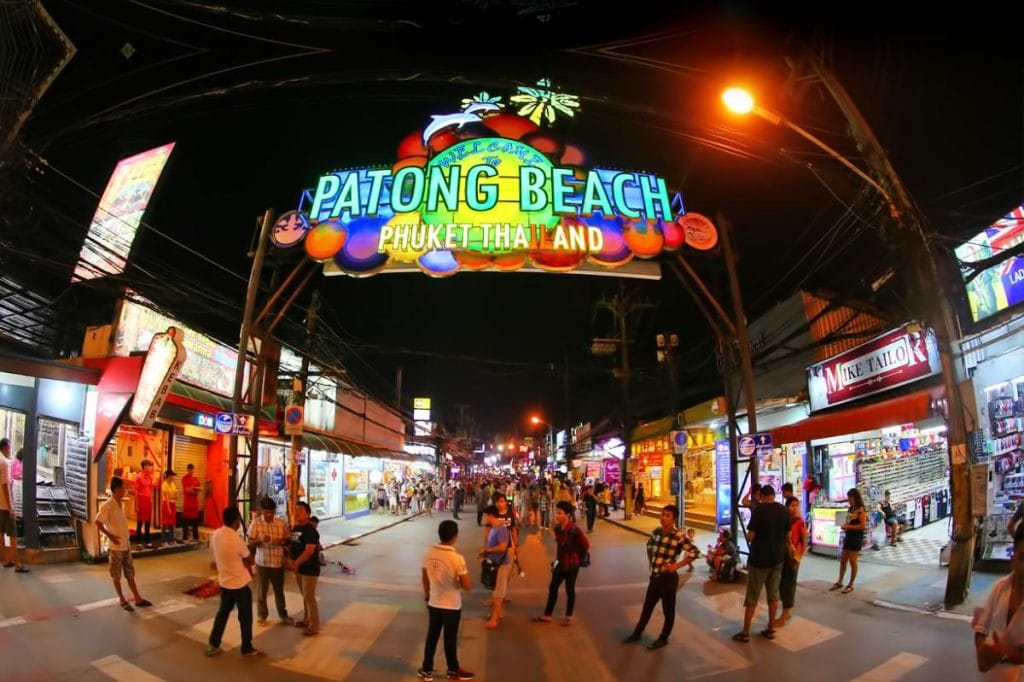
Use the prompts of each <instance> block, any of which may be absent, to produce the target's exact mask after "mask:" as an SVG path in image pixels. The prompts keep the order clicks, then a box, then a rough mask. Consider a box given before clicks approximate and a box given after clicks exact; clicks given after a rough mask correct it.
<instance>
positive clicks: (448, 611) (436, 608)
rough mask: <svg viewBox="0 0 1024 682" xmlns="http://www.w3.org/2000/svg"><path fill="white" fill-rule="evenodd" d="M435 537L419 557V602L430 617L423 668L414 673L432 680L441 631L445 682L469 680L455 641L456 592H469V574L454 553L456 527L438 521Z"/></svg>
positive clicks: (459, 606) (458, 600)
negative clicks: (446, 679)
mask: <svg viewBox="0 0 1024 682" xmlns="http://www.w3.org/2000/svg"><path fill="white" fill-rule="evenodd" d="M437 535H438V538H439V539H440V540H441V542H440V543H438V544H436V545H434V546H433V547H431V548H430V549H428V550H427V553H426V556H424V557H423V568H422V570H421V577H422V580H423V599H424V601H426V602H427V610H428V611H429V613H430V625H429V627H428V629H427V642H426V645H425V646H424V648H423V667H422V668H420V669H419V670H418V671H417V673H416V674H417V675H419V676H420V679H422V680H427V682H430V681H431V680H433V679H434V652H435V651H436V650H437V640H438V639H439V638H440V636H441V631H442V630H444V656H445V662H446V663H447V664H448V675H447V677H448V679H450V680H472V679H473V678H474V677H475V675H473V673H471V672H469V671H468V670H463V669H462V668H461V667H460V666H459V657H458V653H457V647H456V645H457V642H458V637H459V620H460V619H461V618H462V595H461V594H460V593H459V590H460V589H463V590H467V591H468V590H469V588H470V584H469V571H468V570H467V569H466V560H465V559H464V558H463V556H462V555H461V554H459V553H458V552H456V551H455V541H456V540H458V538H459V524H457V523H456V522H455V521H452V520H448V521H442V522H441V524H440V525H439V526H438V527H437Z"/></svg>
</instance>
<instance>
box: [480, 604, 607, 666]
mask: <svg viewBox="0 0 1024 682" xmlns="http://www.w3.org/2000/svg"><path fill="white" fill-rule="evenodd" d="M559 597H560V599H559V601H560V602H561V603H560V604H558V605H557V607H558V608H559V610H561V609H563V608H565V594H564V593H563V594H561V595H559ZM533 627H534V628H535V629H536V630H537V635H538V637H537V638H536V639H535V640H534V641H535V642H536V644H537V648H538V649H540V654H541V659H542V662H543V665H544V674H543V676H542V677H543V679H545V680H572V679H579V680H587V682H615V680H618V679H620V675H617V674H616V673H615V672H613V671H612V670H611V668H609V667H608V665H607V664H606V663H605V662H604V659H603V657H602V656H601V651H600V650H599V649H598V648H597V646H595V645H594V642H593V640H592V639H591V638H590V636H589V635H588V634H587V631H586V628H585V627H580V625H579V624H576V623H574V624H573V625H570V626H568V627H561V626H560V625H559V624H558V618H555V619H554V620H552V622H550V623H547V624H545V625H534V626H533ZM499 636H500V635H499ZM569 652H571V654H570V653H569ZM567 654H568V655H567Z"/></svg>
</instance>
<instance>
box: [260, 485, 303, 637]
mask: <svg viewBox="0 0 1024 682" xmlns="http://www.w3.org/2000/svg"><path fill="white" fill-rule="evenodd" d="M276 512H277V503H276V502H274V500H272V499H271V498H269V497H264V498H263V499H262V500H260V515H259V516H257V517H256V519H255V520H254V521H253V522H252V525H250V526H249V549H250V550H255V551H256V576H255V577H256V615H257V618H258V620H257V621H256V622H257V624H258V625H260V626H262V627H266V625H267V616H268V615H269V614H270V611H269V609H268V608H267V586H268V585H272V586H273V587H274V602H275V604H276V606H277V616H278V618H280V619H281V622H282V623H283V624H285V625H292V624H294V623H295V621H294V620H293V619H292V618H290V617H289V616H288V606H287V605H286V604H285V601H284V548H285V545H287V544H288V543H289V542H290V541H291V529H289V528H288V524H287V523H285V522H284V519H281V518H278V517H277V514H276Z"/></svg>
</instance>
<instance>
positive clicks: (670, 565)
mask: <svg viewBox="0 0 1024 682" xmlns="http://www.w3.org/2000/svg"><path fill="white" fill-rule="evenodd" d="M678 516H679V510H678V509H677V508H676V506H675V505H674V504H669V505H665V508H664V509H662V510H661V526H659V527H658V528H655V529H654V532H653V533H651V537H650V538H648V540H647V561H648V563H649V564H650V567H651V577H650V582H649V583H648V584H647V595H646V596H645V597H644V608H643V611H641V612H640V620H639V621H638V622H637V624H636V627H635V628H634V629H633V634H631V635H630V636H629V637H627V638H626V639H625V640H624V642H625V643H626V644H631V643H633V642H639V641H640V637H641V635H643V632H644V628H646V627H647V622H648V621H649V620H650V619H651V614H652V613H654V607H655V605H656V604H657V603H658V602H659V601H661V610H662V613H664V614H665V624H664V625H663V626H662V628H661V634H660V635H659V636H658V638H657V639H656V640H654V641H653V642H652V643H651V644H650V645H649V646H648V647H647V648H648V649H652V650H653V649H660V648H662V647H663V646H665V645H666V644H668V637H669V635H671V634H672V626H673V625H675V621H676V589H677V588H678V587H679V574H678V573H677V571H678V570H679V569H680V568H682V567H683V566H686V565H687V564H690V563H692V562H693V559H694V555H693V553H692V552H689V551H687V552H686V554H685V556H684V557H683V558H682V560H680V559H679V555H680V554H682V553H683V552H684V551H685V550H686V549H687V547H688V546H690V547H692V546H693V545H692V543H690V542H689V541H688V540H687V538H686V534H685V533H684V532H683V531H682V530H681V529H679V528H676V519H677V518H678Z"/></svg>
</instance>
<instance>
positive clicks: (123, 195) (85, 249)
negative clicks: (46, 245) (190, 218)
mask: <svg viewBox="0 0 1024 682" xmlns="http://www.w3.org/2000/svg"><path fill="white" fill-rule="evenodd" d="M173 149H174V143H173V142H172V143H170V144H165V145H163V146H162V147H156V148H155V149H150V150H149V151H145V152H142V153H141V154H136V155H135V156H130V157H128V158H127V159H121V160H120V161H119V162H118V164H117V166H116V167H115V168H114V172H113V173H112V174H111V175H110V182H108V183H107V188H106V189H105V190H103V196H102V197H100V203H99V206H97V207H96V213H95V214H93V217H92V222H90V223H89V231H88V232H87V233H86V235H85V243H84V244H82V251H81V253H80V254H79V255H78V264H77V265H75V273H74V276H73V277H72V278H71V281H73V282H78V281H81V280H85V279H96V278H97V277H105V276H107V275H119V274H121V273H122V272H124V268H125V264H126V263H127V261H128V253H129V252H130V251H131V250H132V243H133V242H134V241H135V233H136V231H137V230H138V228H139V224H140V223H141V222H142V216H143V214H144V213H145V212H146V208H147V207H148V206H149V199H150V197H151V196H152V195H153V190H154V189H155V188H156V183H157V180H159V179H160V174H161V173H162V172H163V170H164V165H165V164H166V163H167V158H168V157H169V156H170V155H171V150H173Z"/></svg>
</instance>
